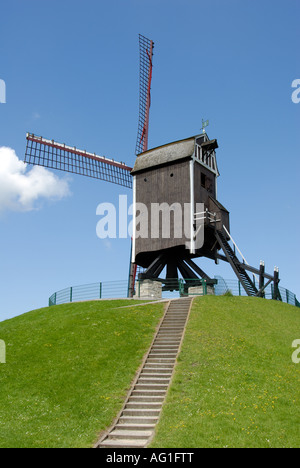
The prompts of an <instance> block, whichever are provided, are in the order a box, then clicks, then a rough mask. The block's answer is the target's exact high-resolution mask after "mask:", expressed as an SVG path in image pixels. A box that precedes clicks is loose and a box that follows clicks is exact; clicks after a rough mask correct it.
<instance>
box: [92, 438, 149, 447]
mask: <svg viewBox="0 0 300 468" xmlns="http://www.w3.org/2000/svg"><path fill="white" fill-rule="evenodd" d="M147 442H148V438H147V439H141V440H132V439H118V440H115V439H105V440H104V441H103V442H102V443H101V444H100V446H99V447H101V448H144V447H145V445H146V444H147Z"/></svg>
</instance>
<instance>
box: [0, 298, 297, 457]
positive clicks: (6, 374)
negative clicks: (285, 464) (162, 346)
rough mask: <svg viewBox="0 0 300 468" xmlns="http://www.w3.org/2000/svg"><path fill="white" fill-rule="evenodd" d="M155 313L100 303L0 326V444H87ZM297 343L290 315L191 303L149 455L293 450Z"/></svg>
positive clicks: (124, 381) (111, 414) (115, 402)
mask: <svg viewBox="0 0 300 468" xmlns="http://www.w3.org/2000/svg"><path fill="white" fill-rule="evenodd" d="M122 306H130V307H126V308H120V307H122ZM162 313H163V305H162V304H156V305H146V306H141V307H138V306H137V305H136V302H131V301H103V302H87V303H77V304H67V305H61V306H55V307H51V308H46V309H41V310H37V311H33V312H29V313H27V314H24V315H22V316H20V317H16V318H14V319H11V320H8V321H6V322H2V323H0V339H2V340H4V341H5V342H6V347H7V363H6V364H0V401H1V405H0V447H1V448H3V447H91V446H92V445H93V443H94V442H95V441H96V439H97V435H98V433H99V432H100V431H102V430H103V429H104V428H106V427H107V426H109V425H110V424H111V422H112V420H113V419H114V418H115V416H116V415H117V413H118V412H119V410H120V409H121V407H122V402H123V399H124V398H125V396H126V394H127V390H128V388H129V386H130V383H131V381H132V379H133V377H134V375H135V372H136V370H137V369H138V367H139V365H140V363H141V360H142V357H143V355H144V353H145V352H146V351H147V349H148V347H149V345H150V343H151V341H152V338H153V334H154V330H155V327H156V326H157V325H158V323H159V320H160V318H161V317H162ZM295 339H300V310H299V309H297V308H295V307H292V306H288V305H286V304H281V303H277V302H273V301H265V300H262V299H253V298H243V297H241V298H240V297H204V298H198V299H196V300H195V302H194V306H193V310H192V312H191V317H190V321H189V324H188V328H187V332H186V337H185V340H184V343H183V348H182V352H181V354H180V356H179V360H178V365H177V368H176V374H175V376H174V380H173V384H172V387H171V389H170V391H169V394H168V397H167V402H166V405H165V407H164V409H163V414H162V418H161V420H160V423H159V425H158V428H157V432H156V437H155V439H154V441H153V443H152V446H153V447H159V448H162V447H166V448H167V447H176V448H193V447H225V446H229V447H299V445H300V434H299V408H300V390H299V388H300V364H298V365H297V364H293V363H292V359H291V356H292V353H293V351H294V349H293V348H292V342H293V341H294V340H295Z"/></svg>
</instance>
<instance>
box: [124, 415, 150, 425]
mask: <svg viewBox="0 0 300 468" xmlns="http://www.w3.org/2000/svg"><path fill="white" fill-rule="evenodd" d="M157 420H158V416H121V417H120V419H119V421H118V424H122V425H123V424H136V425H140V424H156V423H157Z"/></svg>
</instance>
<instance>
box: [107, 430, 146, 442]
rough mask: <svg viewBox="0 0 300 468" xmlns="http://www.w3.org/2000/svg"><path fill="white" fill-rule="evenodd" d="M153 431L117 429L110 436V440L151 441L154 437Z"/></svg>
mask: <svg viewBox="0 0 300 468" xmlns="http://www.w3.org/2000/svg"><path fill="white" fill-rule="evenodd" d="M152 433H153V432H152V431H145V430H143V431H136V430H128V429H123V430H119V429H115V430H113V431H112V432H110V434H109V436H108V437H109V439H133V440H139V439H149V437H151V436H152Z"/></svg>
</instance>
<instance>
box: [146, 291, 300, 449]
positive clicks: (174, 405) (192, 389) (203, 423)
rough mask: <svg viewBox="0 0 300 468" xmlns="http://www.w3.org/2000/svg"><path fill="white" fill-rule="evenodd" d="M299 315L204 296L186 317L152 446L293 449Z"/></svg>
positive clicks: (299, 384) (299, 411)
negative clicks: (179, 352)
mask: <svg viewBox="0 0 300 468" xmlns="http://www.w3.org/2000/svg"><path fill="white" fill-rule="evenodd" d="M295 339H300V309H298V308H296V307H292V306H288V305H286V304H282V303H278V302H274V301H266V300H263V299H255V298H239V297H232V298H230V297H205V298H200V299H197V300H196V301H195V302H194V307H193V310H192V313H191V317H190V321H189V324H188V328H187V331H186V336H185V340H184V344H183V348H182V352H181V355H180V358H179V362H178V366H177V370H176V375H175V378H174V381H173V385H172V387H171V390H170V392H169V394H168V398H167V402H166V405H165V406H164V409H163V414H162V418H161V420H160V423H159V425H158V428H157V432H156V437H155V439H154V441H153V444H152V446H153V447H166V448H169V447H176V448H194V447H299V446H300V432H299V417H300V364H298V365H297V364H293V362H292V358H291V357H292V353H293V351H294V349H293V348H292V342H293V341H294V340H295Z"/></svg>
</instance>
